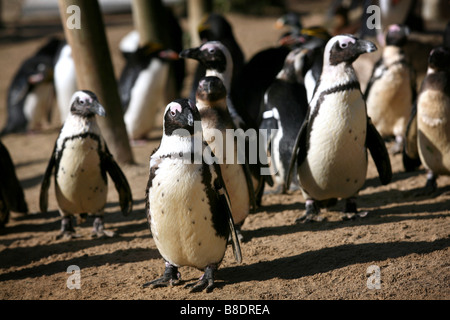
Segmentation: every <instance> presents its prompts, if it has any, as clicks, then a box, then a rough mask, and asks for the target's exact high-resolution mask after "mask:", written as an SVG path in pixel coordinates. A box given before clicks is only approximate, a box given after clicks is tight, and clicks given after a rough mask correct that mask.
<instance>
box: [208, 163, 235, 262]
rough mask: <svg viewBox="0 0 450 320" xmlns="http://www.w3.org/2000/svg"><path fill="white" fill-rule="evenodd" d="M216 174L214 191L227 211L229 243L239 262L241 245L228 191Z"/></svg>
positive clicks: (217, 169) (218, 171)
mask: <svg viewBox="0 0 450 320" xmlns="http://www.w3.org/2000/svg"><path fill="white" fill-rule="evenodd" d="M216 172H217V173H220V168H218V167H216ZM218 176H219V178H218V179H216V180H215V181H214V188H215V189H216V192H217V194H218V196H219V201H220V206H221V207H222V208H225V211H226V213H227V221H228V227H229V228H230V234H231V245H232V247H233V253H234V257H235V258H236V261H237V262H239V263H241V262H242V253H241V245H240V243H239V238H238V236H237V233H236V228H235V226H234V220H233V215H232V212H231V202H230V197H229V196H228V192H227V189H226V187H225V183H224V182H223V180H222V177H221V175H220V174H219V175H218Z"/></svg>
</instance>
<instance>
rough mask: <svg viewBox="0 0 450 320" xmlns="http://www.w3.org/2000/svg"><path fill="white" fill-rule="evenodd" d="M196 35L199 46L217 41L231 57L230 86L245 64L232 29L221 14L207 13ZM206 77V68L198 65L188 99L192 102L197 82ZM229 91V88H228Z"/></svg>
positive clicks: (242, 53)
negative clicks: (199, 42) (198, 39)
mask: <svg viewBox="0 0 450 320" xmlns="http://www.w3.org/2000/svg"><path fill="white" fill-rule="evenodd" d="M197 30H198V35H199V38H200V41H201V44H204V43H206V42H210V41H219V42H220V43H222V44H223V45H224V46H225V47H226V48H227V49H228V51H229V53H230V55H231V59H230V61H233V66H232V73H231V79H230V84H233V83H234V82H235V81H236V79H237V78H238V77H239V75H240V74H241V72H242V68H243V66H244V64H245V55H244V52H243V51H242V48H241V46H240V45H239V43H238V42H237V40H236V37H235V36H234V31H233V27H232V25H231V24H230V22H229V21H228V20H227V19H226V18H225V17H224V16H223V15H221V14H218V13H209V14H208V15H205V17H204V18H203V19H202V21H201V22H200V23H199V25H198V27H197ZM205 75H206V68H205V66H204V65H202V64H201V63H199V64H198V65H197V68H196V70H195V74H194V79H193V82H192V88H191V92H190V95H189V97H190V98H191V100H192V101H193V100H194V99H195V95H196V92H197V86H198V82H199V81H200V79H201V78H203V77H204V76H205ZM228 89H229V90H230V88H228Z"/></svg>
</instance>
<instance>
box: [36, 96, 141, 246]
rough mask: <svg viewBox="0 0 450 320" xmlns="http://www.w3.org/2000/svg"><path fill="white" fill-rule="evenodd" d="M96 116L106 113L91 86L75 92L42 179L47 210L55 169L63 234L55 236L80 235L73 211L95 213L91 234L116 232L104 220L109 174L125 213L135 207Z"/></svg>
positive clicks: (44, 209)
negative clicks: (108, 228) (74, 224)
mask: <svg viewBox="0 0 450 320" xmlns="http://www.w3.org/2000/svg"><path fill="white" fill-rule="evenodd" d="M95 115H99V116H102V117H104V116H106V112H105V109H104V108H103V106H102V105H101V104H100V102H99V101H98V98H97V96H96V95H95V94H94V93H93V92H91V91H88V90H81V91H77V92H75V94H74V95H73V97H72V101H71V103H70V115H69V116H68V117H67V119H66V122H65V123H64V126H63V127H62V129H61V132H60V134H59V136H58V138H57V140H56V143H55V147H54V151H53V153H52V155H51V157H50V161H49V163H48V166H47V169H46V171H45V174H44V178H43V180H42V183H41V189H40V195H39V206H40V210H41V212H43V213H45V212H47V208H48V189H49V187H50V183H51V176H52V173H53V171H54V182H55V193H56V200H57V203H58V208H59V212H60V214H61V217H62V220H61V232H60V234H59V235H58V236H57V238H61V237H68V238H72V237H78V235H77V234H76V232H75V229H74V228H73V224H72V216H73V215H83V216H84V215H86V214H91V215H95V221H94V225H93V230H92V236H93V237H104V236H108V237H110V236H113V235H114V232H113V231H110V230H105V228H104V223H103V216H104V209H105V205H106V201H107V192H108V178H107V173H108V174H109V176H110V177H111V178H112V180H113V182H114V184H115V187H116V189H117V192H118V194H119V203H120V207H121V211H122V213H123V214H124V215H125V216H127V215H129V214H130V212H131V211H132V208H133V198H132V194H131V189H130V186H129V184H128V181H127V179H126V177H125V175H124V174H123V172H122V170H121V169H120V167H119V165H118V164H117V163H116V162H115V160H114V158H113V156H112V155H111V153H110V152H109V150H108V147H107V145H106V143H105V141H104V139H103V137H102V135H101V132H100V128H99V126H98V124H97V121H96V119H95Z"/></svg>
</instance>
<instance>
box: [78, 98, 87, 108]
mask: <svg viewBox="0 0 450 320" xmlns="http://www.w3.org/2000/svg"><path fill="white" fill-rule="evenodd" d="M78 103H79V104H81V105H82V106H84V104H85V103H86V101H85V100H84V99H78Z"/></svg>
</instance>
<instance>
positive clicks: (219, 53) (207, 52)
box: [180, 41, 232, 73]
mask: <svg viewBox="0 0 450 320" xmlns="http://www.w3.org/2000/svg"><path fill="white" fill-rule="evenodd" d="M180 57H181V58H190V59H195V60H197V61H199V62H200V63H201V64H202V65H204V66H205V68H206V69H212V70H217V71H218V72H221V73H223V72H225V70H226V69H227V67H228V68H230V65H231V64H232V60H231V55H230V52H229V50H228V49H227V47H225V46H224V45H223V44H222V43H221V42H220V41H208V42H205V43H204V44H202V45H201V46H200V47H196V48H190V49H186V50H183V51H182V52H181V53H180Z"/></svg>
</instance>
